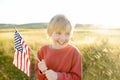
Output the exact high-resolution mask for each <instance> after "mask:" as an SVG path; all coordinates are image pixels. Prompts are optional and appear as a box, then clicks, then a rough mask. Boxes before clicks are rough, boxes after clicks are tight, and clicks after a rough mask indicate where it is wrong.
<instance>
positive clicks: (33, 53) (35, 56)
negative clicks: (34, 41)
mask: <svg viewBox="0 0 120 80" xmlns="http://www.w3.org/2000/svg"><path fill="white" fill-rule="evenodd" d="M30 50H31V52H32V55H33V56H34V58H35V59H37V60H38V61H39V62H40V60H39V58H38V57H37V55H35V52H34V51H33V50H32V49H31V48H30Z"/></svg>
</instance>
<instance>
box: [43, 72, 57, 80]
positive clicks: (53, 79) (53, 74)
mask: <svg viewBox="0 0 120 80" xmlns="http://www.w3.org/2000/svg"><path fill="white" fill-rule="evenodd" d="M45 75H46V77H47V79H48V80H57V73H56V72H55V71H53V70H47V71H46V72H45Z"/></svg>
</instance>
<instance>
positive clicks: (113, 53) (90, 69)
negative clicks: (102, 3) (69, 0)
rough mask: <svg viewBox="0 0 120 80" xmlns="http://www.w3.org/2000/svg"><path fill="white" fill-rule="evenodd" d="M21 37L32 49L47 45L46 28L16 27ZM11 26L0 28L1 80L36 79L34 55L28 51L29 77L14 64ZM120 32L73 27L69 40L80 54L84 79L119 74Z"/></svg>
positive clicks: (115, 79)
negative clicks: (29, 62)
mask: <svg viewBox="0 0 120 80" xmlns="http://www.w3.org/2000/svg"><path fill="white" fill-rule="evenodd" d="M18 30H19V32H20V34H21V35H22V37H23V38H24V40H25V41H26V42H27V44H28V46H30V47H31V48H32V49H33V50H34V54H36V53H37V50H38V48H39V47H40V46H42V45H44V44H49V43H50V42H51V41H50V40H49V39H48V38H47V35H46V30H45V29H18ZM13 37H14V29H0V80H18V79H19V80H36V79H35V76H34V74H35V72H34V66H35V58H34V56H32V54H31V66H32V67H31V77H30V79H29V78H28V77H27V76H26V75H25V74H24V73H23V72H22V71H20V70H19V69H17V68H16V67H15V66H14V65H13V64H12V61H13V56H14V41H13ZM119 40H120V31H118V30H108V32H106V33H105V32H102V30H101V32H98V31H97V32H96V30H84V29H79V28H78V29H75V32H74V35H73V37H72V39H71V41H70V42H71V43H72V44H73V45H75V46H77V47H78V49H79V50H80V52H81V55H82V63H83V80H119V74H120V70H119V68H120V51H119V50H120V41H119Z"/></svg>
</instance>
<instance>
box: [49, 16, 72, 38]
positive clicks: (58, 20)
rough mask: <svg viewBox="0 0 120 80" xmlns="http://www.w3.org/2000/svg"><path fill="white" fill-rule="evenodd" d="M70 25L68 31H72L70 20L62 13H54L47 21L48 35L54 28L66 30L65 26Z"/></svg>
mask: <svg viewBox="0 0 120 80" xmlns="http://www.w3.org/2000/svg"><path fill="white" fill-rule="evenodd" d="M67 26H69V27H70V29H71V30H70V31H72V25H71V23H70V21H69V20H68V19H67V18H66V17H65V16H64V15H62V14H58V15H55V16H54V17H53V18H52V19H51V20H50V22H49V24H48V28H47V33H48V35H49V36H51V35H52V33H53V32H54V31H56V30H63V31H66V29H67V28H66V27H67Z"/></svg>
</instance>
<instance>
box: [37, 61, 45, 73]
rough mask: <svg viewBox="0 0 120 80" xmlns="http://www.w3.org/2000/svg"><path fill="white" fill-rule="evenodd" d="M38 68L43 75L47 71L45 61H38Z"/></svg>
mask: <svg viewBox="0 0 120 80" xmlns="http://www.w3.org/2000/svg"><path fill="white" fill-rule="evenodd" d="M38 68H39V70H40V71H41V72H42V73H45V71H47V66H46V64H45V61H44V60H43V59H42V61H39V63H38Z"/></svg>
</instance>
